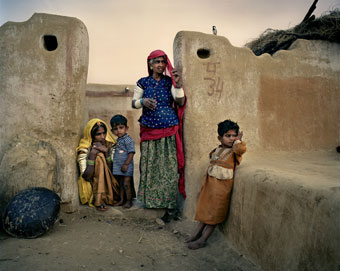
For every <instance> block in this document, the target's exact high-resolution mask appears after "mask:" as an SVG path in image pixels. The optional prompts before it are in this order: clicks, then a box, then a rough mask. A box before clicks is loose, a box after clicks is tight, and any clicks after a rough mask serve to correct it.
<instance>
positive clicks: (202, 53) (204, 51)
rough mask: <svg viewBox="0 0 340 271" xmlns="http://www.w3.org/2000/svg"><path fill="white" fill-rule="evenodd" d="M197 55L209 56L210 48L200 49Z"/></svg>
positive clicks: (200, 56) (201, 56)
mask: <svg viewBox="0 0 340 271" xmlns="http://www.w3.org/2000/svg"><path fill="white" fill-rule="evenodd" d="M197 55H198V57H199V58H208V57H210V50H209V49H204V48H201V49H198V50H197Z"/></svg>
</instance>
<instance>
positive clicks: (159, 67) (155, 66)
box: [151, 56, 167, 73]
mask: <svg viewBox="0 0 340 271" xmlns="http://www.w3.org/2000/svg"><path fill="white" fill-rule="evenodd" d="M166 64H167V63H166V59H165V57H164V56H160V57H157V58H155V59H154V60H153V62H152V64H151V70H152V71H153V72H156V73H163V72H164V70H165V67H166Z"/></svg>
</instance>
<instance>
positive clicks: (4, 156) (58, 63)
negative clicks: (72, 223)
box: [0, 14, 89, 211]
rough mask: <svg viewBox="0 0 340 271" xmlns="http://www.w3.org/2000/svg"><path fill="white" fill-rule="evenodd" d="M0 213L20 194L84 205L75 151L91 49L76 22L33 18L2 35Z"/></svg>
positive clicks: (4, 30)
mask: <svg viewBox="0 0 340 271" xmlns="http://www.w3.org/2000/svg"><path fill="white" fill-rule="evenodd" d="M0 48H1V50H0V114H1V116H2V117H1V119H0V138H1V141H0V198H1V208H2V207H3V206H4V204H5V203H6V202H7V201H8V200H9V199H10V198H11V197H12V196H13V195H14V194H15V193H17V192H18V191H19V190H22V189H24V188H27V187H32V186H44V187H47V188H50V189H53V190H54V191H56V192H57V193H58V194H59V195H60V196H61V199H62V202H63V206H64V207H65V210H69V211H72V210H75V209H76V208H77V206H78V204H79V200H78V188H77V182H76V180H77V165H76V161H75V152H74V151H75V148H76V146H77V145H78V143H79V136H80V132H81V129H82V128H83V127H82V122H83V117H84V102H85V86H86V78H87V69H88V49H89V41H88V34H87V30H86V27H85V25H84V24H83V23H82V22H81V21H79V20H78V19H76V18H70V17H63V16H56V15H49V14H34V15H33V16H32V17H31V18H30V19H29V20H28V21H26V22H21V23H14V22H7V23H5V24H4V25H2V26H1V28H0Z"/></svg>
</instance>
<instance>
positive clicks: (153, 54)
mask: <svg viewBox="0 0 340 271" xmlns="http://www.w3.org/2000/svg"><path fill="white" fill-rule="evenodd" d="M161 56H165V58H166V61H167V64H166V67H165V75H167V76H170V77H171V79H172V84H173V85H175V81H174V78H173V75H172V70H173V69H174V68H173V67H172V64H171V62H170V59H169V58H168V56H167V55H166V53H164V52H163V51H162V50H155V51H152V52H151V53H150V55H149V56H148V59H147V63H146V64H147V66H148V72H149V75H150V76H152V70H151V69H150V65H149V60H150V59H154V58H157V57H161Z"/></svg>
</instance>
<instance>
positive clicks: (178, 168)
mask: <svg viewBox="0 0 340 271" xmlns="http://www.w3.org/2000/svg"><path fill="white" fill-rule="evenodd" d="M147 68H148V72H149V76H147V77H143V78H141V79H140V80H138V82H137V85H136V87H135V89H134V96H133V99H132V107H133V108H137V109H138V108H142V115H141V117H140V119H139V122H140V137H141V158H140V183H139V189H138V199H139V200H140V201H141V202H143V203H144V205H145V207H146V208H166V209H167V210H168V211H167V214H166V216H165V218H168V217H171V216H173V214H174V213H176V209H177V198H178V192H180V193H181V194H182V195H183V197H184V198H185V190H184V154H183V144H182V119H183V113H184V108H185V103H186V97H185V94H184V91H183V89H182V80H181V77H180V74H179V73H178V71H176V70H175V69H173V67H172V65H171V63H170V60H169V58H168V56H167V55H166V54H165V53H164V52H163V51H161V50H156V51H153V52H151V53H150V55H149V56H148V58H147Z"/></svg>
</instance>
